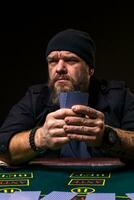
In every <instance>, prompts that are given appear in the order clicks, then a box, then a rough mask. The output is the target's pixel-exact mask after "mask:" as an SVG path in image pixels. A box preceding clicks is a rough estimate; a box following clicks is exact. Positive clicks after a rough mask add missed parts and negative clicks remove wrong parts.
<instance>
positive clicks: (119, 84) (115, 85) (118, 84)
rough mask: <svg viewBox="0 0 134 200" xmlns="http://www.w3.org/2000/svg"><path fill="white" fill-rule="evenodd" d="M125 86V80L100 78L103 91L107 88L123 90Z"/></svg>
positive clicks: (107, 89)
mask: <svg viewBox="0 0 134 200" xmlns="http://www.w3.org/2000/svg"><path fill="white" fill-rule="evenodd" d="M126 87H127V84H126V82H125V81H118V80H101V89H102V90H105V91H109V90H118V89H121V90H124V89H125V88H126Z"/></svg>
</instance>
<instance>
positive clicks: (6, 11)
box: [0, 1, 134, 123]
mask: <svg viewBox="0 0 134 200" xmlns="http://www.w3.org/2000/svg"><path fill="white" fill-rule="evenodd" d="M45 3H47V4H46V5H39V4H38V5H37V4H36V3H32V4H31V5H16V4H15V5H13V3H11V5H9V4H8V5H2V6H1V7H0V69H1V70H0V71H1V76H0V77H1V78H0V91H1V97H0V123H2V122H3V120H4V119H5V116H6V115H7V113H8V111H9V109H10V108H11V106H12V105H13V104H14V103H16V102H17V101H18V100H19V99H20V98H21V97H22V96H23V94H24V93H25V91H26V89H27V87H28V86H30V85H32V84H36V83H40V82H44V81H46V80H47V66H46V64H45V62H44V61H43V50H44V48H45V46H46V44H47V42H48V39H50V37H51V36H52V35H53V34H55V33H56V32H58V31H60V30H62V29H65V28H77V29H82V30H84V31H87V32H89V33H90V35H91V36H92V37H93V39H94V41H95V43H96V46H97V51H96V66H97V67H96V72H95V73H96V76H98V77H100V78H106V79H115V80H124V81H126V82H127V84H128V86H129V87H130V88H131V89H132V90H134V78H133V72H134V59H133V58H134V12H133V6H131V5H129V4H127V5H126V2H125V4H124V5H123V3H122V4H119V3H118V4H117V2H114V1H112V2H109V4H105V3H104V4H102V2H101V3H99V2H97V1H96V2H95V3H94V5H91V2H90V1H88V5H87V4H85V2H84V1H83V2H80V3H78V2H76V4H75V3H74V5H72V2H69V1H62V2H61V3H59V5H57V2H55V3H54V2H53V1H51V2H50V1H48V2H47V1H45ZM78 4H79V5H78ZM47 12H48V13H47Z"/></svg>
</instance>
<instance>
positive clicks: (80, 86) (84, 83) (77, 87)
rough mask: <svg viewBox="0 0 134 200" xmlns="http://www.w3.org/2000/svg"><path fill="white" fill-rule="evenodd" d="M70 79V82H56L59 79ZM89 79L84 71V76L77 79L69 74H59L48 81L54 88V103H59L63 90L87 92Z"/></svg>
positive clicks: (52, 97)
mask: <svg viewBox="0 0 134 200" xmlns="http://www.w3.org/2000/svg"><path fill="white" fill-rule="evenodd" d="M59 78H62V79H65V80H68V81H69V82H68V84H63V83H60V84H57V86H55V82H56V81H57V80H58V79H59ZM88 83H89V80H88V77H87V74H86V73H82V76H80V77H79V79H78V80H77V81H76V80H74V79H72V78H71V77H69V76H68V75H57V76H56V77H55V78H54V79H53V80H50V79H49V81H48V86H49V87H50V88H51V89H52V93H51V100H52V103H53V104H59V94H60V93H61V92H71V91H81V92H87V91H88V88H89V84H88Z"/></svg>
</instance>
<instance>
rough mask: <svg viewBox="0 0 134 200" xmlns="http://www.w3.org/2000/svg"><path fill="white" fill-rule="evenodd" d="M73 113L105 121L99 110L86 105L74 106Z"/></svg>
mask: <svg viewBox="0 0 134 200" xmlns="http://www.w3.org/2000/svg"><path fill="white" fill-rule="evenodd" d="M72 111H73V112H75V113H77V114H84V115H87V116H88V117H89V118H91V119H96V118H101V119H104V114H103V113H102V112H100V111H98V110H95V109H93V108H90V107H88V106H84V105H74V106H72Z"/></svg>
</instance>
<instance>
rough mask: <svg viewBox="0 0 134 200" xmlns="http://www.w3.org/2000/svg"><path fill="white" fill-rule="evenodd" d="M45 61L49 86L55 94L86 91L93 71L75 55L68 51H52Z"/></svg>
mask: <svg viewBox="0 0 134 200" xmlns="http://www.w3.org/2000/svg"><path fill="white" fill-rule="evenodd" d="M47 61H48V71H49V86H50V87H52V88H53V89H54V90H55V92H56V93H60V92H66V91H73V90H79V91H83V92H86V91H87V90H88V87H89V81H90V77H91V76H92V74H93V73H94V70H93V68H91V67H90V66H89V65H88V64H86V62H85V61H84V60H83V59H81V58H80V57H78V56H77V55H76V54H74V53H72V52H69V51H53V52H51V53H50V54H49V55H48V57H47Z"/></svg>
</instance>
